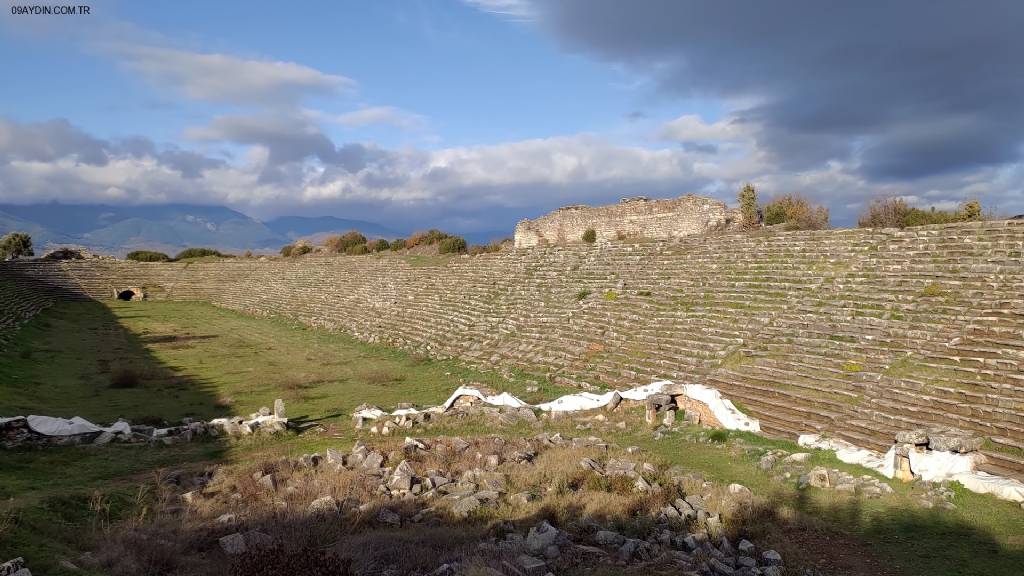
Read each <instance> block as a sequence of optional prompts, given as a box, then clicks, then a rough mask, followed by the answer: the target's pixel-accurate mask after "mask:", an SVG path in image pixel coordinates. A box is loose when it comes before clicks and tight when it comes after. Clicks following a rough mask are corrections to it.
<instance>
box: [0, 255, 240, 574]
mask: <svg viewBox="0 0 1024 576" xmlns="http://www.w3.org/2000/svg"><path fill="white" fill-rule="evenodd" d="M16 272H17V269H13V270H8V269H5V270H4V271H3V274H4V276H3V277H0V282H6V283H8V286H13V287H14V288H15V290H16V291H15V292H14V293H15V294H18V293H26V291H36V292H37V293H40V294H46V295H49V296H50V297H52V298H53V299H54V300H55V301H56V303H55V304H54V306H52V307H50V308H48V309H45V310H43V311H42V312H41V313H40V314H38V315H36V316H35V317H34V318H32V319H31V320H29V321H28V322H27V323H26V324H24V325H23V326H22V327H21V328H20V329H19V330H18V331H17V332H16V333H15V334H14V336H13V338H12V340H11V341H10V344H9V345H8V347H7V349H5V350H4V351H3V356H2V359H3V361H2V362H0V406H2V409H0V416H16V415H28V414H40V415H47V416H58V417H64V418H70V417H72V416H81V417H83V418H86V419H88V420H90V421H93V422H95V423H97V424H100V425H108V424H110V423H112V422H114V421H115V420H117V419H118V418H124V419H126V420H128V421H129V422H132V423H148V424H162V423H167V424H176V423H178V422H180V420H181V418H182V417H184V416H189V415H194V416H200V417H204V418H205V417H209V416H211V415H214V414H215V412H216V411H219V410H218V409H217V408H216V402H217V397H216V394H215V393H214V389H213V387H212V386H211V383H210V382H205V381H202V380H200V379H196V378H192V377H189V376H186V375H183V374H181V373H180V372H178V371H175V370H173V369H171V367H169V366H167V365H165V364H164V363H162V362H161V361H160V360H159V359H158V358H157V357H155V356H154V355H153V354H152V353H151V351H150V350H149V349H147V345H151V344H154V343H160V342H168V343H169V342H174V341H180V340H181V339H182V338H185V339H200V338H201V339H206V338H213V336H184V337H182V336H178V335H174V334H166V335H165V334H157V335H152V336H145V337H143V336H140V335H138V334H136V333H134V332H132V331H131V330H129V329H128V328H127V327H125V326H124V325H123V324H122V322H121V320H120V319H119V318H118V317H117V315H116V314H114V312H113V311H112V310H111V309H110V308H109V307H108V306H107V305H105V304H104V303H102V302H97V301H82V300H81V294H72V293H70V292H69V291H68V289H67V288H65V287H64V286H62V285H58V284H57V282H56V281H54V282H52V283H48V282H47V281H46V280H44V279H40V278H38V277H35V276H33V277H26V276H20V277H18V278H15V277H14V276H13V274H14V273H16ZM67 285H74V284H73V283H69V284H67ZM66 300H77V301H66ZM146 305H147V303H146V302H132V303H130V304H125V306H132V307H136V306H137V307H138V308H139V309H142V308H144V307H145V306H146ZM225 455H226V447H225V446H224V445H223V444H221V443H217V442H204V441H201V442H197V443H194V444H186V445H180V446H168V447H164V446H158V447H151V446H148V445H146V444H142V445H123V444H111V445H107V446H103V447H94V446H91V445H83V446H41V447H20V448H8V449H0V561H4V560H7V559H9V558H13V557H17V556H24V557H25V558H26V560H27V561H28V565H29V567H30V568H31V569H32V570H33V571H34V572H38V573H43V574H61V573H62V572H61V569H60V568H59V567H58V563H59V561H60V560H61V559H63V558H67V559H72V560H73V559H74V557H75V555H76V554H77V552H76V551H78V550H81V549H83V546H82V543H83V539H84V538H87V537H91V533H92V531H93V530H92V529H93V528H94V526H93V525H92V524H91V522H92V521H93V519H95V518H96V516H97V513H98V512H99V511H103V513H104V514H107V515H108V516H109V517H110V518H112V519H118V518H120V515H121V514H122V513H126V512H127V511H128V510H130V509H133V508H132V506H131V505H130V504H131V503H132V502H133V501H136V500H139V499H142V498H144V495H140V494H139V493H138V490H139V485H140V484H141V483H143V482H149V480H151V479H152V478H153V477H154V476H155V475H157V474H159V473H162V471H164V470H166V469H168V468H175V467H180V466H183V465H188V464H189V463H192V462H197V461H198V462H203V461H206V462H209V461H220V460H223V459H224V458H225Z"/></svg>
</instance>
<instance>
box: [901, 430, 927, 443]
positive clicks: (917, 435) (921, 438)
mask: <svg viewBox="0 0 1024 576" xmlns="http://www.w3.org/2000/svg"><path fill="white" fill-rule="evenodd" d="M896 443H897V444H919V445H927V444H928V431H927V430H925V429H924V428H917V429H914V430H901V431H899V432H897V433H896Z"/></svg>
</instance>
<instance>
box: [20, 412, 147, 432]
mask: <svg viewBox="0 0 1024 576" xmlns="http://www.w3.org/2000/svg"><path fill="white" fill-rule="evenodd" d="M21 419H24V420H26V421H27V423H28V427H29V429H30V430H32V431H33V432H36V433H38V434H42V435H44V436H77V435H79V434H92V433H94V432H111V433H118V432H121V433H125V434H130V433H131V431H132V428H131V425H129V424H128V423H127V422H115V423H114V424H113V425H111V426H110V427H109V428H104V427H102V426H97V425H95V424H93V423H92V422H89V421H88V420H86V419H85V418H81V417H79V416H75V417H74V418H70V419H68V418H55V417H53V416H36V415H31V416H29V417H27V418H25V417H23V416H15V417H13V418H0V424H4V423H7V422H11V421H13V420H21Z"/></svg>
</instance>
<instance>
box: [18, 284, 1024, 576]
mask: <svg viewBox="0 0 1024 576" xmlns="http://www.w3.org/2000/svg"><path fill="white" fill-rule="evenodd" d="M3 360H4V361H3V362H2V363H0V406H3V409H2V412H3V413H4V414H17V413H44V414H54V415H63V416H71V415H81V416H84V417H87V418H90V419H95V420H97V421H106V420H111V419H114V418H116V417H120V416H123V417H127V418H129V419H130V420H138V419H147V418H150V419H151V418H154V417H156V416H158V415H159V416H164V417H166V418H168V419H176V418H180V417H182V416H187V415H196V416H200V417H204V418H205V417H211V416H217V415H224V414H227V413H231V412H249V411H252V410H255V409H256V408H257V407H259V406H260V405H269V404H270V403H271V402H272V400H273V399H274V398H275V397H283V398H284V399H285V401H286V403H287V406H288V411H289V414H290V415H291V416H300V415H304V416H309V417H311V418H318V419H319V418H322V419H325V420H324V421H325V422H326V423H328V424H330V423H337V424H338V428H337V430H338V432H337V434H336V437H334V438H328V437H324V436H300V437H291V438H288V439H287V440H283V441H274V442H253V441H246V442H241V443H235V444H222V443H212V442H205V443H197V444H193V445H187V446H180V447H171V448H160V449H140V448H133V447H125V446H110V447H106V448H104V449H99V450H96V449H91V448H88V447H85V448H66V449H49V450H42V451H34V452H7V451H3V452H0V470H2V471H3V472H0V502H3V501H6V503H5V504H0V557H2V558H7V557H13V556H16V555H24V556H26V557H27V558H28V559H29V565H30V566H31V567H32V568H33V569H34V570H38V571H40V572H42V573H47V574H60V573H61V572H60V571H59V569H57V568H56V562H57V561H58V560H59V559H60V558H61V557H74V555H75V554H74V550H75V549H76V548H77V547H79V546H81V545H83V542H82V539H83V538H84V537H85V536H86V534H88V531H87V530H82V528H83V527H84V528H94V527H99V528H102V523H103V522H104V521H107V519H117V518H124V517H129V516H130V517H138V516H140V515H142V514H144V510H145V507H144V498H143V497H140V492H139V490H140V485H143V484H146V483H147V481H148V480H149V479H151V478H152V475H153V474H154V473H156V472H157V471H158V470H161V469H166V468H168V467H175V466H186V465H189V463H200V464H201V463H203V462H222V461H239V460H245V459H248V458H252V457H255V456H256V455H257V454H258V455H260V456H266V455H268V454H284V453H289V454H297V453H302V452H308V451H313V450H319V449H322V448H324V447H326V446H329V445H334V446H337V445H342V446H344V447H347V446H348V445H349V443H350V442H351V440H352V439H353V438H354V437H355V434H354V432H353V431H352V430H351V428H350V425H349V424H348V416H347V415H348V414H349V413H351V411H352V408H353V407H355V406H356V405H358V404H359V403H361V402H371V403H375V404H379V405H382V406H385V407H389V406H392V405H394V404H396V403H398V402H402V401H413V402H417V403H420V404H434V403H437V402H439V401H440V400H441V399H443V398H444V397H445V396H446V395H447V394H448V393H449V392H450V391H451V390H452V389H453V388H454V387H455V386H457V385H458V384H459V383H460V381H461V380H465V381H476V382H483V383H486V384H488V385H491V386H493V387H495V388H499V389H503V390H510V391H512V392H513V393H515V394H518V395H521V396H524V397H525V398H526V399H528V400H531V401H537V400H540V399H542V398H551V397H553V396H555V395H556V394H558V393H560V392H562V390H560V389H558V388H556V387H553V386H550V385H547V384H546V383H544V382H543V381H541V382H540V386H541V391H540V392H537V393H533V394H526V393H525V385H526V383H525V380H524V379H523V378H517V379H516V380H513V381H505V380H504V379H501V378H499V377H496V376H495V375H493V374H484V373H480V372H477V371H474V370H470V369H467V368H465V367H462V366H460V365H458V364H457V363H455V362H434V361H428V360H423V359H418V358H415V357H413V356H410V355H408V354H406V353H403V352H400V351H396V350H391V349H387V348H383V347H377V346H369V345H366V344H363V343H360V342H357V341H354V340H352V339H350V338H348V337H345V336H342V335H338V334H331V333H328V332H324V331H320V330H315V329H309V328H306V327H303V326H300V325H296V324H293V323H289V322H285V321H281V320H276V319H257V318H251V317H247V316H243V315H240V314H237V313H234V312H230V311H225V310H221V309H217V308H214V307H211V306H208V305H204V304H195V303H163V302H159V303H157V302H146V303H134V302H123V303H122V302H118V303H112V304H111V305H110V306H109V307H108V306H106V305H103V304H98V303H75V304H63V305H60V306H58V307H55V308H54V309H51V310H49V311H47V312H45V313H44V314H42V315H41V316H40V317H38V318H37V319H35V320H33V321H32V322H31V323H29V324H28V325H27V326H26V327H25V329H24V331H23V332H22V333H21V334H20V336H19V339H18V343H17V344H15V345H14V346H13V347H12V348H11V349H9V350H7V351H5V353H4V358H3ZM120 369H129V370H131V371H132V372H133V373H136V374H138V375H139V376H140V383H139V385H138V386H137V387H135V388H125V389H118V388H111V387H110V378H111V373H112V372H115V371H118V370H120ZM555 425H556V426H558V427H562V428H564V432H565V433H566V434H579V433H578V432H576V431H575V430H574V429H573V427H574V423H573V422H572V421H561V422H559V423H556V424H555ZM443 432H445V431H444V430H438V431H435V432H434V433H443ZM447 432H456V433H463V434H471V433H490V432H494V430H490V429H487V428H486V427H481V426H479V425H475V426H469V427H464V428H462V429H458V430H448V431H447ZM516 432H520V433H523V434H530V433H533V431H532V430H529V429H522V430H519V431H516V430H508V431H504V433H516ZM599 435H601V436H603V437H606V438H609V439H614V440H616V441H618V442H620V443H621V444H623V445H627V444H638V445H641V446H644V447H646V448H648V449H649V450H650V451H651V452H652V453H653V454H655V455H656V456H658V457H659V458H661V459H662V460H663V461H665V462H671V463H679V464H683V465H685V466H687V467H690V468H693V469H695V470H699V471H701V472H703V473H704V474H705V475H706V476H708V477H709V478H713V479H716V480H720V481H725V482H734V481H735V482H741V483H743V484H745V485H748V486H750V487H751V488H752V489H754V490H755V492H758V493H760V494H770V495H771V496H772V502H773V503H774V504H775V505H776V506H777V507H782V508H785V509H793V510H799V511H802V512H806V513H807V514H809V515H810V516H813V517H818V518H822V519H823V520H826V521H827V522H828V523H829V524H831V525H832V526H838V527H839V528H840V530H842V531H844V532H847V533H849V534H853V535H855V536H856V537H857V538H858V539H859V540H860V541H862V542H864V543H866V544H867V545H869V546H870V547H871V549H873V550H874V551H876V552H877V553H878V554H879V555H880V556H881V558H883V559H884V561H885V562H887V563H890V562H891V563H892V565H893V566H895V567H897V568H898V569H899V571H900V572H901V573H904V574H908V575H910V574H949V575H953V574H1016V573H1018V572H1017V570H1019V566H1020V563H1021V562H1022V561H1024V537H1022V535H1024V514H1022V513H1021V511H1020V509H1019V508H1017V507H1016V506H1015V505H1012V504H1009V503H1005V502H999V501H996V500H994V499H991V498H987V497H982V496H979V495H975V494H971V493H966V492H960V493H958V495H957V498H956V504H957V505H958V506H959V509H958V510H956V511H952V512H950V511H924V510H921V509H919V508H917V507H915V506H914V505H912V504H910V503H909V496H908V493H909V489H908V488H906V487H903V486H896V489H897V494H896V495H895V496H894V497H891V498H886V499H883V500H868V501H862V500H860V499H854V498H849V497H843V496H838V495H836V494H835V493H825V492H818V491H810V492H807V493H799V492H797V491H796V490H795V489H793V488H792V487H791V486H783V485H780V484H778V483H775V482H773V481H772V480H771V478H770V477H769V475H768V474H766V473H763V472H760V471H759V470H757V469H756V467H755V466H754V465H753V462H752V459H753V458H755V457H756V453H754V454H745V453H743V452H741V451H739V450H738V449H737V448H736V447H735V446H733V447H730V446H719V445H715V444H707V443H695V442H690V441H687V440H686V439H684V438H673V439H665V440H661V441H654V440H652V439H651V438H650V436H649V435H645V434H641V433H638V432H633V433H621V432H618V433H612V432H608V433H605V432H601V433H599ZM742 440H743V442H744V443H745V444H748V445H753V446H755V447H766V448H767V447H772V446H783V447H786V448H789V449H795V448H794V447H793V446H792V445H790V444H786V443H779V442H774V441H769V440H765V439H761V438H757V437H745V438H743V439H742ZM816 458H817V459H818V460H819V461H820V462H821V463H823V464H827V465H829V466H835V467H840V468H846V469H848V470H849V471H851V472H855V473H858V474H859V473H863V470H862V469H858V468H855V467H848V466H845V465H842V464H841V463H838V462H836V461H835V459H834V457H831V456H830V455H828V454H819V455H817V456H816ZM143 496H144V494H143ZM774 512H777V510H776V511H773V513H774ZM766 513H767V511H766ZM824 533H826V534H827V531H826V532H824ZM770 537H771V536H770V535H769V538H770ZM776 538H781V536H776ZM818 539H819V540H820V538H818ZM779 544H780V548H784V544H785V543H784V542H779Z"/></svg>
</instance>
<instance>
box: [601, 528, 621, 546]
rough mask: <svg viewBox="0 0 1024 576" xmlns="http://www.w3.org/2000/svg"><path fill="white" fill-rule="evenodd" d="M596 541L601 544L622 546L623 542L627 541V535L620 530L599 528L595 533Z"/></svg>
mask: <svg viewBox="0 0 1024 576" xmlns="http://www.w3.org/2000/svg"><path fill="white" fill-rule="evenodd" d="M594 541H595V542H597V543H598V544H600V545H601V546H622V543H623V542H625V541H626V537H625V536H623V535H622V534H619V533H618V532H612V531H610V530H599V531H598V532H597V534H595V535H594Z"/></svg>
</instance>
